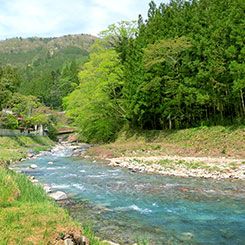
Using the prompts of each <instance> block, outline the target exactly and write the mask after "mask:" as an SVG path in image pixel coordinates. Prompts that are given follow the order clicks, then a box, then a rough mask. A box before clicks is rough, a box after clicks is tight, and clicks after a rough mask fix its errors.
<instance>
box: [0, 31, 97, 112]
mask: <svg viewBox="0 0 245 245" xmlns="http://www.w3.org/2000/svg"><path fill="white" fill-rule="evenodd" d="M95 39H96V38H95V37H94V36H91V35H85V34H84V35H83V34H82V35H67V36H63V37H57V38H36V37H33V38H25V39H24V38H12V39H7V40H5V41H0V67H1V66H3V67H5V66H13V67H16V68H15V69H16V72H15V73H17V74H18V80H19V87H18V89H17V91H18V92H20V93H22V94H24V95H33V96H36V97H38V98H39V99H40V101H41V102H43V103H44V104H45V105H47V106H51V107H56V108H59V107H61V104H62V98H63V97H64V96H66V95H67V94H69V93H70V92H71V91H72V90H73V89H74V88H75V87H76V86H77V83H78V80H77V77H76V76H77V69H78V67H79V66H80V65H81V64H82V63H83V62H84V61H86V59H87V57H88V54H89V49H90V46H91V44H92V43H93V42H94V40H95Z"/></svg>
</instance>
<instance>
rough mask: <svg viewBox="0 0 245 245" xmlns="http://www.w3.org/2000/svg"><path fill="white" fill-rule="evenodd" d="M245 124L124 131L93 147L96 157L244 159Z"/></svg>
mask: <svg viewBox="0 0 245 245" xmlns="http://www.w3.org/2000/svg"><path fill="white" fill-rule="evenodd" d="M244 146H245V128H244V127H237V128H236V127H223V126H216V127H200V128H192V129H182V130H155V131H133V130H131V131H123V132H121V133H120V135H119V137H118V138H117V140H116V141H115V142H114V143H110V144H105V145H101V146H95V147H93V148H91V149H89V151H88V154H89V155H91V156H97V157H99V158H112V157H122V156H130V157H142V156H146V157H147V156H175V155H177V156H183V157H206V156H209V157H228V158H240V159H245V150H244Z"/></svg>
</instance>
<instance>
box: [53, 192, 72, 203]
mask: <svg viewBox="0 0 245 245" xmlns="http://www.w3.org/2000/svg"><path fill="white" fill-rule="evenodd" d="M49 196H50V197H51V198H53V199H54V200H55V201H61V200H65V199H67V198H68V197H67V195H66V193H65V192H63V191H56V192H53V193H50V194H49Z"/></svg>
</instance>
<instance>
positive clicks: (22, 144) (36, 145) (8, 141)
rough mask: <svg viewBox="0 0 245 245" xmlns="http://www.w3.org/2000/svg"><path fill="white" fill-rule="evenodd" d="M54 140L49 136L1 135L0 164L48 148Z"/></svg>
mask: <svg viewBox="0 0 245 245" xmlns="http://www.w3.org/2000/svg"><path fill="white" fill-rule="evenodd" d="M53 145H54V142H53V141H52V140H50V139H49V138H48V137H41V136H32V137H28V136H15V137H4V136H1V137H0V166H1V165H5V164H8V163H10V162H11V161H18V160H20V159H21V158H25V157H26V156H27V155H28V153H35V152H39V151H44V150H48V149H49V148H50V147H52V146H53Z"/></svg>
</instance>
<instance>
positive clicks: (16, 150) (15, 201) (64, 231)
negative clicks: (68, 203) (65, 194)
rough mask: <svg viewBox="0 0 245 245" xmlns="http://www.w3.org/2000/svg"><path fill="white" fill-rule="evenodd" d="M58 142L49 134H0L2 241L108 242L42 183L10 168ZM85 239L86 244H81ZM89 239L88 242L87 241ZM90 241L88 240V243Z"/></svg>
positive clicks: (28, 242) (25, 242) (40, 242)
mask: <svg viewBox="0 0 245 245" xmlns="http://www.w3.org/2000/svg"><path fill="white" fill-rule="evenodd" d="M54 145H55V143H54V142H53V141H52V140H50V139H49V138H48V137H40V136H34V137H26V136H21V137H19V136H18V137H0V163H1V164H0V238H1V241H0V243H1V244H57V245H58V244H74V245H75V244H88V240H89V242H90V244H92V245H101V244H106V243H102V242H100V241H99V239H97V238H96V237H95V236H94V234H93V233H92V232H91V231H90V229H88V228H85V229H82V227H81V225H80V224H78V223H77V222H75V221H74V220H73V219H72V218H71V217H70V216H69V214H68V213H67V211H66V210H64V209H62V208H60V207H59V206H58V205H57V204H56V203H55V202H54V201H52V200H51V199H50V198H49V197H48V196H47V194H46V193H45V191H44V189H43V187H42V186H41V185H39V184H36V185H34V184H33V183H31V181H30V179H29V178H27V177H26V176H25V175H22V174H19V173H15V172H14V171H11V170H9V169H7V168H6V166H7V165H9V164H10V163H13V162H17V161H19V160H24V158H31V159H35V157H36V154H37V153H38V152H40V151H44V150H49V149H51V148H52V147H53V146H54ZM81 241H84V243H81ZM86 241H87V242H86ZM85 242H86V243H85Z"/></svg>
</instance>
